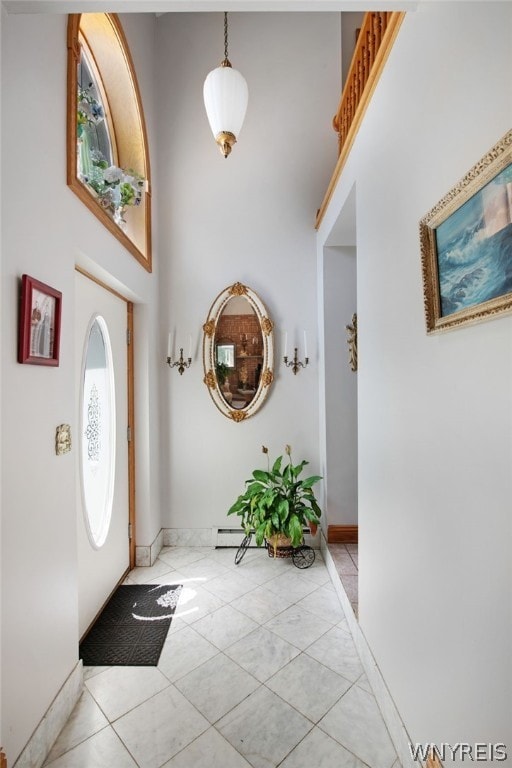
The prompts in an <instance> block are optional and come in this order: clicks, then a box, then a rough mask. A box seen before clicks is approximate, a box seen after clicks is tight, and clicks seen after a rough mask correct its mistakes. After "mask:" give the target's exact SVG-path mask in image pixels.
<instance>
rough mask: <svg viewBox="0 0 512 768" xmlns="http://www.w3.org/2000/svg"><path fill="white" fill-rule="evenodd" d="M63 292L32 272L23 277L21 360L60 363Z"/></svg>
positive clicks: (20, 336)
mask: <svg viewBox="0 0 512 768" xmlns="http://www.w3.org/2000/svg"><path fill="white" fill-rule="evenodd" d="M61 304H62V293H61V292H60V291H56V290H55V288H50V286H49V285H45V283H41V282H40V281H39V280H36V279H35V278H33V277H30V276H29V275H23V277H22V278H21V308H20V328H19V343H18V362H19V363H30V364H31V365H54V366H56V365H58V364H59V345H60V317H61Z"/></svg>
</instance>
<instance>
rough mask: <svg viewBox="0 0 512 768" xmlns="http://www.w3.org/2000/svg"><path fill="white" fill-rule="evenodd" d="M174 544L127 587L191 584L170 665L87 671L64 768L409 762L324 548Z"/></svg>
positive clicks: (66, 733) (165, 661)
mask: <svg viewBox="0 0 512 768" xmlns="http://www.w3.org/2000/svg"><path fill="white" fill-rule="evenodd" d="M234 554H235V550H233V549H217V550H215V549H211V548H185V547H173V548H169V547H168V548H164V549H163V550H162V552H161V553H160V556H159V558H158V559H157V561H156V563H155V565H154V566H152V567H151V568H136V569H135V570H133V571H132V572H131V573H130V576H129V578H128V579H127V581H126V583H154V584H174V583H178V584H182V585H183V591H182V594H181V598H180V602H179V604H178V608H177V611H176V614H175V617H174V618H173V621H172V625H171V628H170V631H169V634H168V637H167V640H166V643H165V645H164V648H163V650H162V654H161V657H160V661H159V664H158V667H89V668H85V674H84V677H85V686H84V692H83V694H82V696H81V698H80V700H79V703H78V704H77V706H76V708H75V710H74V712H73V713H72V715H71V717H70V719H69V721H68V723H67V725H66V726H65V728H64V730H63V731H62V733H61V734H60V736H59V738H58V739H57V741H56V743H55V744H54V746H53V749H52V751H51V752H50V754H49V756H48V759H47V761H46V763H45V766H51V768H112V766H115V768H136V766H139V767H140V768H244V766H245V768H249V766H253V768H270V766H282V767H283V768H306V767H307V768H309V767H310V766H311V765H314V766H317V768H365V766H369V767H370V768H399V761H398V759H397V757H396V754H395V751H394V748H393V746H392V743H391V741H390V738H389V735H388V732H387V730H386V727H385V725H384V723H383V720H382V718H381V715H380V713H379V710H378V708H377V705H376V702H375V698H374V696H373V695H372V693H371V690H370V688H369V686H368V682H367V680H366V677H365V675H364V673H363V669H362V667H361V663H360V661H359V658H358V655H357V652H356V649H355V646H354V644H353V642H352V638H351V635H350V633H349V629H348V624H347V621H346V619H345V617H344V614H343V611H342V609H341V606H340V604H339V601H338V598H337V595H336V593H335V590H334V588H333V586H332V584H331V581H330V577H329V575H328V572H327V569H326V567H325V565H324V563H323V561H322V557H321V554H320V552H318V551H317V556H316V561H315V563H314V565H313V566H312V567H311V568H309V569H308V570H304V571H301V570H299V569H297V568H295V567H294V566H293V564H292V563H291V561H289V560H274V559H272V558H269V557H268V555H267V552H266V550H262V549H250V550H248V552H247V553H246V556H245V558H244V560H243V561H242V563H241V564H240V565H239V566H235V565H234Z"/></svg>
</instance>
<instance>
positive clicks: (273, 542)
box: [267, 533, 293, 557]
mask: <svg viewBox="0 0 512 768" xmlns="http://www.w3.org/2000/svg"><path fill="white" fill-rule="evenodd" d="M267 552H268V556H269V557H291V556H292V552H293V547H292V540H291V539H289V538H288V537H287V536H283V534H282V533H276V534H275V535H274V536H271V537H270V539H267Z"/></svg>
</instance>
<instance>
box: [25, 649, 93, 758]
mask: <svg viewBox="0 0 512 768" xmlns="http://www.w3.org/2000/svg"><path fill="white" fill-rule="evenodd" d="M83 685H84V681H83V667H82V662H81V661H79V662H78V664H77V665H76V666H75V667H74V669H73V671H72V672H71V674H70V675H69V677H68V678H67V680H66V681H65V683H64V685H63V686H62V688H61V689H60V691H59V692H58V694H57V695H56V696H55V698H54V700H53V701H52V703H51V704H50V706H49V707H48V709H47V711H46V713H45V715H44V717H43V719H42V720H41V722H40V723H39V725H38V726H37V728H36V729H35V731H34V733H33V734H32V736H31V737H30V739H29V740H28V742H27V744H26V745H25V748H24V750H23V752H22V753H21V755H20V756H19V757H18V759H17V760H16V762H15V763H14V766H13V768H41V766H42V765H43V763H44V761H45V760H46V758H47V756H48V754H49V752H50V750H51V748H52V747H53V744H54V742H55V740H56V739H57V736H58V735H59V733H60V732H61V731H62V729H63V728H64V726H65V724H66V722H67V721H68V718H69V716H70V715H71V713H72V711H73V710H74V708H75V705H76V703H77V701H78V699H79V698H80V696H81V693H82V690H83Z"/></svg>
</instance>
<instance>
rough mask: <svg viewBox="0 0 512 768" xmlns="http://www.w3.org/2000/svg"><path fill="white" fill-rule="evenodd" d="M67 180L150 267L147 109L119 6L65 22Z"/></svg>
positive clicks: (120, 238) (137, 257)
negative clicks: (118, 13) (112, 9)
mask: <svg viewBox="0 0 512 768" xmlns="http://www.w3.org/2000/svg"><path fill="white" fill-rule="evenodd" d="M67 143H68V147H67V158H68V185H69V186H70V187H71V189H72V190H73V192H75V194H76V195H78V197H79V198H80V199H81V200H82V201H83V202H84V203H85V205H86V206H87V207H88V208H89V210H91V211H92V213H94V215H95V216H96V217H97V218H98V219H100V221H101V222H102V223H103V224H104V225H105V226H106V227H107V229H109V230H110V232H112V234H113V235H114V236H115V237H117V239H118V240H119V241H120V242H121V243H122V244H123V245H124V246H125V247H126V248H127V249H128V250H129V251H130V253H132V254H133V255H134V256H135V258H136V259H137V260H138V261H139V262H140V263H141V264H142V265H143V266H144V267H145V268H146V269H147V270H148V271H151V183H150V169H149V155H148V149H147V139H146V127H145V123H144V113H143V110H142V103H141V100H140V94H139V88H138V85H137V79H136V75H135V70H134V68H133V64H132V59H131V56H130V51H129V49H128V44H127V42H126V38H125V36H124V33H123V30H122V28H121V25H120V23H119V20H118V18H117V16H116V14H112V13H82V14H71V15H70V16H69V22H68V132H67Z"/></svg>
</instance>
